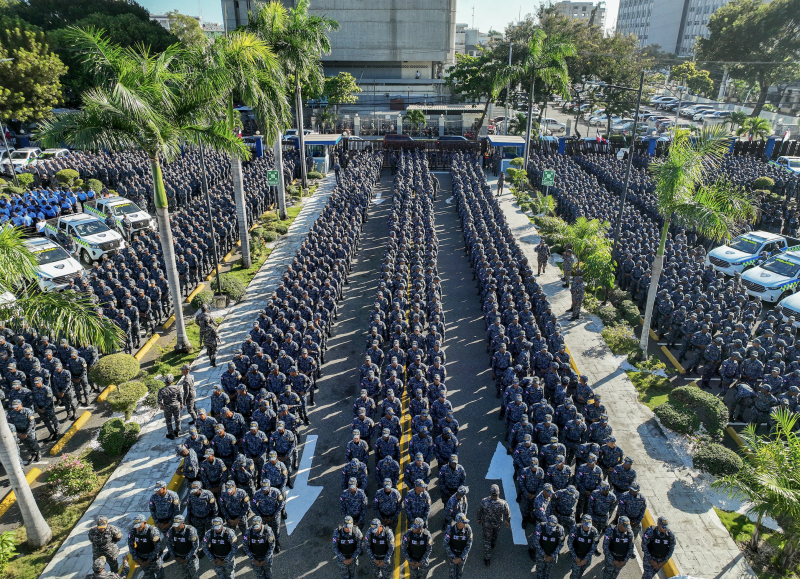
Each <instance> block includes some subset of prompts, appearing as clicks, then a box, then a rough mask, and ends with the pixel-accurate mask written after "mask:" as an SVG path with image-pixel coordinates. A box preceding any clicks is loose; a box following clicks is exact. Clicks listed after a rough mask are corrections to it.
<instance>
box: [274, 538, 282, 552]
mask: <svg viewBox="0 0 800 579" xmlns="http://www.w3.org/2000/svg"><path fill="white" fill-rule="evenodd" d="M275 552H276V553H280V552H281V542H280V541H278V540H277V539H275Z"/></svg>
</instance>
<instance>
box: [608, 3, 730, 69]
mask: <svg viewBox="0 0 800 579" xmlns="http://www.w3.org/2000/svg"><path fill="white" fill-rule="evenodd" d="M729 1H730V0H620V3H619V14H618V15H617V32H621V33H623V34H635V35H636V36H638V37H639V46H649V45H651V44H658V45H659V46H661V50H665V51H667V52H674V53H675V54H677V55H678V56H684V57H686V56H691V55H692V53H693V52H694V44H695V40H696V39H697V38H698V37H702V38H708V35H709V32H708V28H707V27H706V25H707V24H708V19H709V18H710V17H711V15H712V14H713V13H714V12H715V11H716V10H717V9H718V8H720V7H722V6H724V5H725V4H727V3H728V2H729Z"/></svg>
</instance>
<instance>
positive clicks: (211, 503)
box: [186, 480, 219, 559]
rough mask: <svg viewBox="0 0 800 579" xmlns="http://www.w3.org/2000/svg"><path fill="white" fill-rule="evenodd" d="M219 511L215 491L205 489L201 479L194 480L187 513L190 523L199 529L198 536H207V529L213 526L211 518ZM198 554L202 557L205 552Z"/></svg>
mask: <svg viewBox="0 0 800 579" xmlns="http://www.w3.org/2000/svg"><path fill="white" fill-rule="evenodd" d="M218 512H219V509H218V507H217V499H215V498H214V495H213V493H212V492H211V491H209V490H206V489H204V488H203V483H202V482H200V481H199V480H196V481H194V482H193V483H192V490H191V491H190V492H189V496H188V497H187V499H186V514H187V516H188V518H189V524H190V525H192V526H193V527H194V528H195V529H196V530H197V535H198V537H205V534H206V531H208V530H209V529H210V528H211V520H212V519H213V518H214V517H216V516H217V513H218ZM198 556H199V557H200V558H201V559H202V558H203V557H204V556H205V553H204V552H203V551H202V550H201V551H200V552H199V553H198Z"/></svg>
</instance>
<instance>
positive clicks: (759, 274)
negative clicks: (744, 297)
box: [742, 251, 800, 302]
mask: <svg viewBox="0 0 800 579" xmlns="http://www.w3.org/2000/svg"><path fill="white" fill-rule="evenodd" d="M798 283H800V251H788V252H786V253H781V254H779V255H775V256H772V257H770V258H768V259H767V260H766V261H764V262H763V263H761V264H759V265H758V266H757V267H754V268H752V269H748V270H747V271H746V272H744V273H743V274H742V284H743V285H744V287H745V289H746V290H747V293H748V294H750V295H751V296H758V297H760V298H761V299H762V300H764V301H766V302H777V301H778V300H783V299H785V298H787V297H789V296H790V295H792V294H793V293H795V292H796V291H797V288H798Z"/></svg>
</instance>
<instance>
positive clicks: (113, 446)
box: [97, 418, 140, 456]
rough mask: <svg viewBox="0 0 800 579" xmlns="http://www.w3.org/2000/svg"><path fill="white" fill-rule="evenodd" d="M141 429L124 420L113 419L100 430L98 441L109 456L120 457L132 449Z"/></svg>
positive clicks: (133, 423)
mask: <svg viewBox="0 0 800 579" xmlns="http://www.w3.org/2000/svg"><path fill="white" fill-rule="evenodd" d="M139 430H140V427H139V425H138V424H136V423H135V422H125V421H123V420H122V418H112V419H111V420H109V421H108V422H106V423H105V424H103V426H102V428H100V435H99V436H98V437H97V441H98V442H99V443H100V446H102V447H103V451H104V452H105V453H106V454H108V455H109V456H119V455H120V454H122V451H123V450H125V449H126V448H130V447H131V446H133V445H134V444H135V443H136V440H137V439H138V438H139Z"/></svg>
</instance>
